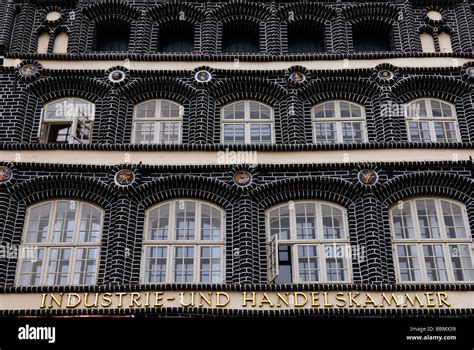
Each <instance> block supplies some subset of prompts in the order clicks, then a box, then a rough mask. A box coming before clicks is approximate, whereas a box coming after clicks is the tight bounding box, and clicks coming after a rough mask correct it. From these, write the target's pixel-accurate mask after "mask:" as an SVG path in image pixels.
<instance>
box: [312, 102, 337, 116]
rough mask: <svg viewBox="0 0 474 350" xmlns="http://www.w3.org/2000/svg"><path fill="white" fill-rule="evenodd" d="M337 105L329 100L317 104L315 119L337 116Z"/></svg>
mask: <svg viewBox="0 0 474 350" xmlns="http://www.w3.org/2000/svg"><path fill="white" fill-rule="evenodd" d="M335 113H336V112H335V107H334V102H327V103H324V104H322V105H319V106H316V107H314V109H313V117H314V118H315V119H322V118H335V117H336V114H335Z"/></svg>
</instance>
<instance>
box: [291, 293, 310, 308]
mask: <svg viewBox="0 0 474 350" xmlns="http://www.w3.org/2000/svg"><path fill="white" fill-rule="evenodd" d="M293 296H294V298H295V303H294V305H293V306H294V307H303V306H305V305H306V303H307V302H308V297H307V296H306V293H302V292H294V293H293ZM301 298H303V300H304V301H302V302H299V300H300V299H301Z"/></svg>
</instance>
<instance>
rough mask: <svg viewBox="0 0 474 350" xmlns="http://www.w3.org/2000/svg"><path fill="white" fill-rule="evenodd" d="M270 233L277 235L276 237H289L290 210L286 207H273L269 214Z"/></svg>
mask: <svg viewBox="0 0 474 350" xmlns="http://www.w3.org/2000/svg"><path fill="white" fill-rule="evenodd" d="M269 219H270V235H271V236H272V237H273V236H274V235H278V239H290V212H289V210H288V207H287V206H285V207H281V208H278V209H274V210H272V211H271V212H270V214H269Z"/></svg>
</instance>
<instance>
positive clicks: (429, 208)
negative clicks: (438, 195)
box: [415, 199, 441, 238]
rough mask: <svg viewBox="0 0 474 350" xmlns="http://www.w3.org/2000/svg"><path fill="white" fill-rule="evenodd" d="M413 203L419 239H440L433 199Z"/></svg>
mask: <svg viewBox="0 0 474 350" xmlns="http://www.w3.org/2000/svg"><path fill="white" fill-rule="evenodd" d="M415 203H416V210H417V213H418V225H419V226H420V234H421V238H440V237H441V233H440V228H439V223H438V218H437V216H436V205H435V201H434V200H433V199H420V200H417V201H415Z"/></svg>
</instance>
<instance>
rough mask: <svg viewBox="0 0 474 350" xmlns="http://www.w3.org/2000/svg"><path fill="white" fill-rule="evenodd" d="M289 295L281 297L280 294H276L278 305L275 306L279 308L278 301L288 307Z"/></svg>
mask: <svg viewBox="0 0 474 350" xmlns="http://www.w3.org/2000/svg"><path fill="white" fill-rule="evenodd" d="M289 295H290V293H288V292H286V293H285V296H283V295H282V294H281V293H277V298H278V304H277V306H278V307H280V306H281V304H280V301H282V302H283V304H285V305H286V306H290V300H289V299H288V297H289Z"/></svg>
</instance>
